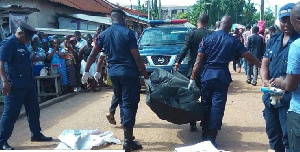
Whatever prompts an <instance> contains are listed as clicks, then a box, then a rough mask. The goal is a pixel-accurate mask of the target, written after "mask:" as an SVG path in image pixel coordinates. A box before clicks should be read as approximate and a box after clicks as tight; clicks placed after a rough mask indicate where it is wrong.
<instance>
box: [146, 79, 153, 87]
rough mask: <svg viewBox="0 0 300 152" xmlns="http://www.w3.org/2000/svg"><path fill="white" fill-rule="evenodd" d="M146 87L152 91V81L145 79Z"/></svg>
mask: <svg viewBox="0 0 300 152" xmlns="http://www.w3.org/2000/svg"><path fill="white" fill-rule="evenodd" d="M145 85H146V87H147V88H148V89H150V88H151V87H152V85H151V80H150V79H145Z"/></svg>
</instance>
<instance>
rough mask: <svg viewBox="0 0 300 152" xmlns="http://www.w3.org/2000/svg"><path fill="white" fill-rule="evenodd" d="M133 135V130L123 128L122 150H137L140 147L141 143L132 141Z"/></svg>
mask: <svg viewBox="0 0 300 152" xmlns="http://www.w3.org/2000/svg"><path fill="white" fill-rule="evenodd" d="M134 139H135V137H134V136H133V130H132V129H131V130H124V144H123V150H125V152H129V151H132V150H139V149H142V148H143V147H142V145H141V144H139V143H137V142H136V141H133V140H134Z"/></svg>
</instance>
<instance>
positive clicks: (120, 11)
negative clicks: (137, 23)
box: [110, 8, 126, 16]
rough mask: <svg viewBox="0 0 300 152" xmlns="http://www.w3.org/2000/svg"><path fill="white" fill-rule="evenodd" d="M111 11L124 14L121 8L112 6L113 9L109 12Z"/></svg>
mask: <svg viewBox="0 0 300 152" xmlns="http://www.w3.org/2000/svg"><path fill="white" fill-rule="evenodd" d="M112 12H116V13H120V14H122V15H124V16H126V13H125V12H124V11H123V10H121V9H119V8H113V9H112V10H111V11H110V13H112Z"/></svg>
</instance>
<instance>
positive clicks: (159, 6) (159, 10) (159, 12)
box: [158, 0, 162, 20]
mask: <svg viewBox="0 0 300 152" xmlns="http://www.w3.org/2000/svg"><path fill="white" fill-rule="evenodd" d="M161 15H162V14H161V0H158V19H159V20H160V19H161Z"/></svg>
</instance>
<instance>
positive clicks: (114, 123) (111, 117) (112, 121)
mask: <svg viewBox="0 0 300 152" xmlns="http://www.w3.org/2000/svg"><path fill="white" fill-rule="evenodd" d="M106 118H107V120H108V122H109V123H110V124H113V125H116V124H117V122H116V119H115V117H114V116H112V115H110V114H107V115H106Z"/></svg>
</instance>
